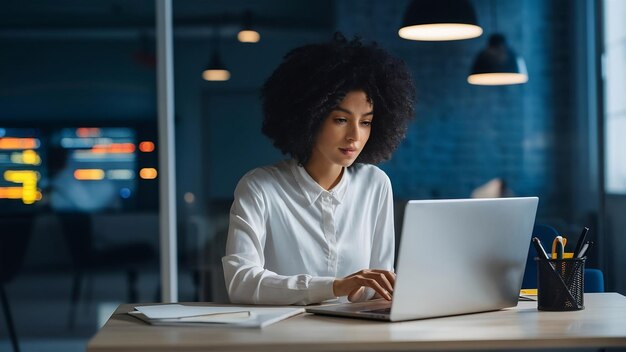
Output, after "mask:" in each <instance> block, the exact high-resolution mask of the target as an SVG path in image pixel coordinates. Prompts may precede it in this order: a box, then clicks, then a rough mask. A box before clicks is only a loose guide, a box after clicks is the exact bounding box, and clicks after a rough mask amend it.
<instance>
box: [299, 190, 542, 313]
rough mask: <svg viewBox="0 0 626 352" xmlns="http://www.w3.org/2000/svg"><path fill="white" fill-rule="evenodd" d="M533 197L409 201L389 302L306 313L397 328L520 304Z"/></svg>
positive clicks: (320, 308) (337, 306) (535, 200)
mask: <svg viewBox="0 0 626 352" xmlns="http://www.w3.org/2000/svg"><path fill="white" fill-rule="evenodd" d="M538 202H539V199H538V198H537V197H523V198H497V199H454V200H419V201H418V200H416V201H409V202H408V204H407V206H406V208H405V211H404V225H403V227H402V236H401V241H400V249H399V255H398V261H397V265H396V269H397V270H396V275H397V278H396V284H395V287H394V294H393V299H392V301H391V302H389V301H385V300H382V299H380V300H373V301H368V302H360V303H347V304H335V305H326V306H317V307H309V308H307V309H306V310H307V312H310V313H316V314H326V315H338V316H349V317H356V318H366V319H377V320H386V321H402V320H412V319H423V318H431V317H440V316H448V315H457V314H467V313H477V312H485V311H494V310H499V309H502V308H507V307H514V306H516V305H517V302H518V298H519V294H520V288H521V286H522V277H523V275H524V268H525V264H526V256H527V253H528V248H529V243H530V238H531V235H532V229H533V225H534V222H535V214H536V211H537V204H538Z"/></svg>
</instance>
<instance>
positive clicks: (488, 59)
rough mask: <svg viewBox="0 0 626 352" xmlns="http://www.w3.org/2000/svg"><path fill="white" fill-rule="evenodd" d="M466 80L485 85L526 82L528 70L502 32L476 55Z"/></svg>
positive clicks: (493, 36)
mask: <svg viewBox="0 0 626 352" xmlns="http://www.w3.org/2000/svg"><path fill="white" fill-rule="evenodd" d="M467 82H469V83H470V84H475V85H487V86H498V85H508V84H521V83H526V82H528V71H527V70H526V63H525V62H524V59H523V58H522V57H521V56H517V54H515V52H514V51H513V49H511V47H509V46H508V45H507V43H506V39H505V38H504V36H503V35H502V34H498V33H496V34H493V35H491V37H489V44H488V45H487V47H486V48H485V49H483V50H482V51H481V52H480V53H478V56H476V59H475V60H474V64H473V65H472V71H471V73H470V75H469V76H468V77H467Z"/></svg>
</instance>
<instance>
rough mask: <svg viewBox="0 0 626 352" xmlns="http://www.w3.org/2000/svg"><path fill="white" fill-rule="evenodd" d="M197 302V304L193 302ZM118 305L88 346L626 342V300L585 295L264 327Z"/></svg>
mask: <svg viewBox="0 0 626 352" xmlns="http://www.w3.org/2000/svg"><path fill="white" fill-rule="evenodd" d="M194 304H195V303H194ZM133 306H134V305H131V304H123V305H121V306H119V307H118V309H117V310H116V311H115V313H114V314H113V315H112V316H111V318H110V319H109V321H108V322H107V323H106V324H105V325H104V327H103V328H102V329H101V330H100V331H99V332H98V333H97V334H96V335H95V336H94V337H93V338H92V339H91V341H90V342H89V344H88V346H87V351H91V352H96V351H99V352H100V351H167V350H176V351H198V350H211V351H220V350H221V351H313V350H315V351H329V350H332V351H382V350H385V351H392V350H394V351H401V350H413V351H415V350H470V349H508V348H572V347H614V346H621V347H626V297H624V296H622V295H620V294H617V293H594V294H585V309H584V310H582V311H576V312H540V311H538V310H537V303H536V302H520V303H519V305H518V306H517V307H515V308H510V309H505V310H501V311H497V312H488V313H480V314H468V315H460V316H453V317H444V318H436V319H424V320H414V321H407V322H398V323H385V322H376V321H367V320H359V319H350V318H334V317H324V316H318V315H312V314H302V315H299V316H296V317H293V318H290V319H287V320H284V321H281V322H278V323H276V324H273V325H270V326H268V327H266V328H264V329H237V328H219V327H188V326H186V327H171V326H170V327H165V326H151V325H148V324H145V323H143V322H141V321H139V320H138V319H135V318H133V317H131V316H129V315H127V314H125V313H126V312H128V311H130V310H132V307H133Z"/></svg>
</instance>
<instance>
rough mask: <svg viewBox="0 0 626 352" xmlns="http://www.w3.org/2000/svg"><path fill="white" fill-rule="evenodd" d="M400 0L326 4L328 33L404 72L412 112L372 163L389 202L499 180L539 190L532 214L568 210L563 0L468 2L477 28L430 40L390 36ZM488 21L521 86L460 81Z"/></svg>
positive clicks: (567, 47)
mask: <svg viewBox="0 0 626 352" xmlns="http://www.w3.org/2000/svg"><path fill="white" fill-rule="evenodd" d="M408 3H409V2H408V1H379V0H340V1H338V2H337V8H336V10H337V13H336V18H337V28H338V30H340V31H342V32H343V33H345V34H348V35H360V36H361V37H363V38H364V39H366V40H373V41H376V42H378V43H379V44H380V45H381V46H382V47H384V48H386V49H387V50H389V51H391V52H392V53H394V54H396V55H398V56H400V57H402V58H403V59H404V60H405V61H406V62H407V64H408V66H409V67H410V69H411V71H412V73H413V76H414V80H415V84H416V87H417V98H418V99H417V108H416V115H417V116H416V117H417V118H416V120H415V121H414V122H413V123H412V125H411V127H410V129H409V131H408V134H407V138H406V140H405V141H404V142H403V143H402V144H401V145H400V147H399V149H398V150H397V151H396V153H395V154H394V156H393V158H392V160H390V161H388V162H386V163H384V164H382V165H381V167H382V168H383V169H385V171H386V172H387V173H388V174H389V176H390V178H391V180H392V183H393V186H394V194H395V197H396V199H419V198H459V197H468V196H469V195H470V193H471V191H472V190H473V189H474V188H475V187H477V186H479V185H481V184H483V183H485V182H487V181H489V180H490V179H492V178H494V177H501V178H503V179H505V180H506V181H507V183H508V185H509V186H510V188H511V189H512V191H513V192H514V193H515V194H517V195H524V196H526V195H538V196H539V197H540V199H541V201H540V209H539V216H540V217H560V218H567V217H568V216H570V212H571V206H570V205H569V203H570V200H569V197H568V194H569V193H570V191H571V189H570V188H571V185H570V184H569V182H568V181H567V180H568V179H569V177H568V173H569V172H570V171H571V160H572V158H573V155H572V153H573V152H572V150H571V149H572V148H571V145H573V143H571V141H570V139H571V138H572V135H573V134H572V129H573V126H574V122H575V121H574V118H573V117H572V115H573V112H572V109H573V104H572V102H571V100H572V98H571V96H572V94H573V93H572V92H571V89H570V86H571V82H572V81H573V79H572V75H573V72H572V59H571V57H570V56H569V54H570V52H571V44H572V38H571V34H570V33H571V32H573V31H571V30H570V27H571V15H570V13H569V12H570V10H568V7H569V6H568V4H569V3H568V1H566V0H550V1H543V0H524V1H522V0H507V1H497V2H496V1H488V0H475V1H473V4H474V6H475V9H476V11H477V14H478V17H479V21H480V23H481V26H482V27H483V29H484V30H485V32H484V34H483V35H482V36H481V37H479V38H476V39H470V40H463V41H452V42H433V43H429V42H413V41H407V40H404V39H401V38H399V37H398V35H397V28H398V27H399V25H400V22H401V20H402V17H403V14H404V11H405V9H406V7H407V6H408ZM492 5H493V6H492ZM496 27H497V31H498V32H501V33H503V34H504V35H505V36H506V38H507V40H508V41H509V43H510V45H511V46H512V47H513V48H514V50H516V51H517V52H518V53H519V54H522V56H523V57H524V59H525V60H526V64H527V66H528V71H529V76H530V80H529V82H528V83H527V84H524V85H514V86H500V87H482V86H472V85H470V84H468V83H467V81H466V78H467V74H468V72H469V69H470V66H471V64H472V62H473V59H474V57H475V55H476V54H477V53H478V52H479V51H480V50H481V49H482V48H484V47H485V45H486V42H487V38H488V37H489V35H490V34H492V33H494V31H495V28H496Z"/></svg>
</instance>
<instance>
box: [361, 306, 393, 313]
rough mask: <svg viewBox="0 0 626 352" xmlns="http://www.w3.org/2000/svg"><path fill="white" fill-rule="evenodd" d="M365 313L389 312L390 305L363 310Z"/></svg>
mask: <svg viewBox="0 0 626 352" xmlns="http://www.w3.org/2000/svg"><path fill="white" fill-rule="evenodd" d="M363 312H365V313H374V314H391V307H389V308H381V309H372V310H364V311H363Z"/></svg>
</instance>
